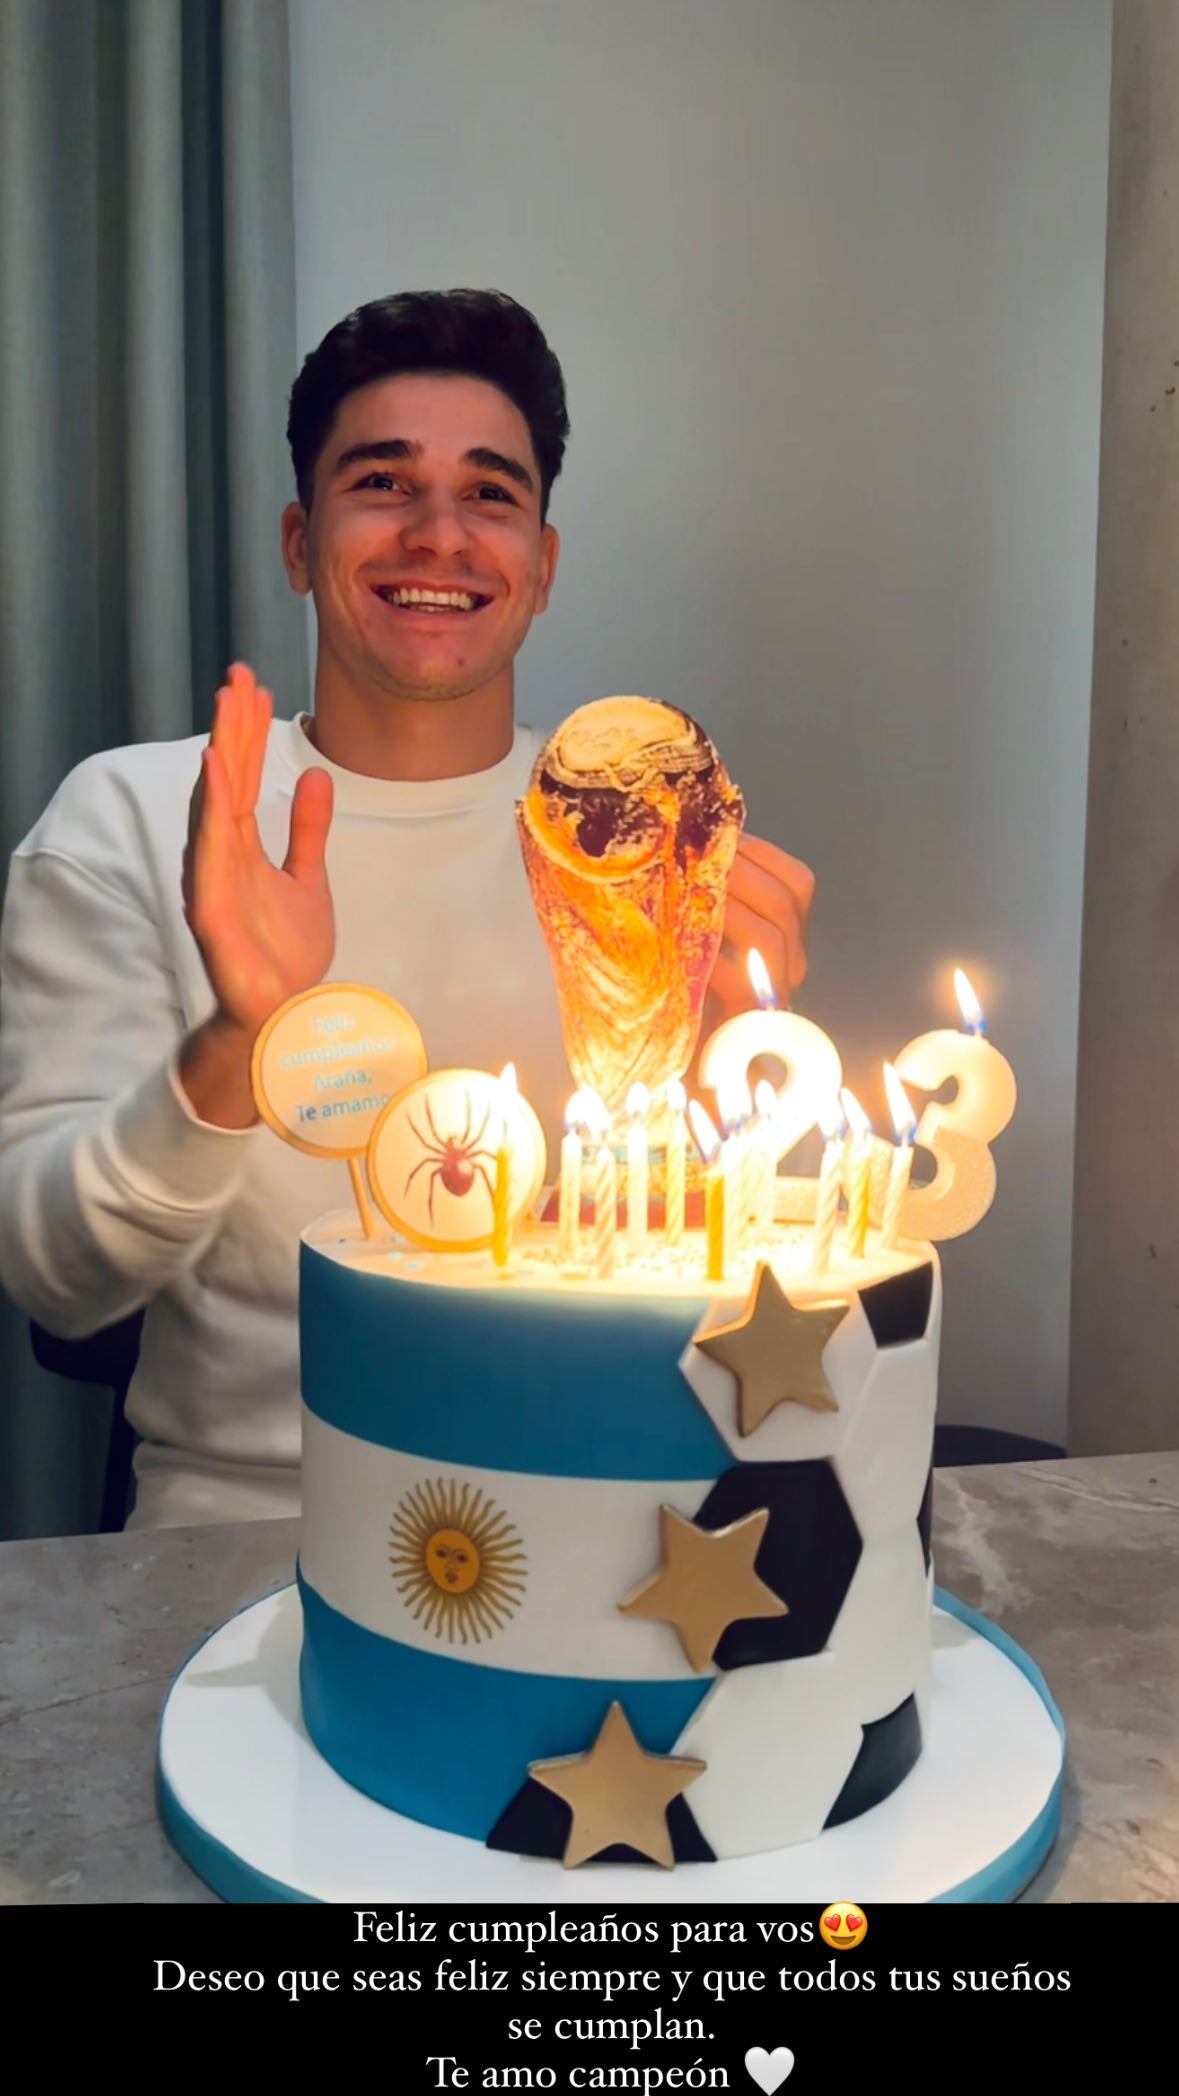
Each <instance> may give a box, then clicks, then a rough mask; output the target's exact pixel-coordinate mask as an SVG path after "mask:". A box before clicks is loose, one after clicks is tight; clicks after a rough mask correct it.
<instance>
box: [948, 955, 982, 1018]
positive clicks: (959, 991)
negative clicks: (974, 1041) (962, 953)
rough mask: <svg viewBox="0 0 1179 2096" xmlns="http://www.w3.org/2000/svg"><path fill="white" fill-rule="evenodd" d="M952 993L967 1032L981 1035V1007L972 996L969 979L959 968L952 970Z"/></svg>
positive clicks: (973, 995) (972, 990)
mask: <svg viewBox="0 0 1179 2096" xmlns="http://www.w3.org/2000/svg"><path fill="white" fill-rule="evenodd" d="M954 991H955V995H956V996H957V999H958V1007H959V1010H960V1011H961V1013H962V1017H963V1019H964V1020H965V1022H966V1026H967V1030H968V1032H970V1033H981V1032H982V1030H983V1014H982V1006H981V1004H980V1003H979V1001H978V998H977V997H976V996H975V994H974V989H973V986H972V984H971V981H970V977H969V976H968V975H964V974H963V972H962V970H961V968H955V970H954Z"/></svg>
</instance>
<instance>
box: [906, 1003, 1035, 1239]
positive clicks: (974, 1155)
mask: <svg viewBox="0 0 1179 2096" xmlns="http://www.w3.org/2000/svg"><path fill="white" fill-rule="evenodd" d="M954 986H955V988H956V990H957V992H958V1002H959V1005H960V1006H961V1009H962V1017H963V1021H964V1023H965V1028H966V1031H965V1032H955V1031H954V1030H953V1029H952V1028H951V1027H948V1026H943V1027H939V1028H938V1029H937V1030H936V1031H935V1032H933V1033H924V1034H921V1035H920V1036H919V1038H918V1039H917V1040H915V1041H910V1042H909V1045H908V1047H907V1048H902V1050H901V1052H900V1054H899V1055H898V1056H896V1057H895V1058H894V1060H895V1063H896V1070H897V1075H898V1077H900V1078H903V1080H904V1082H905V1083H906V1084H915V1085H918V1086H919V1087H920V1088H921V1090H922V1091H926V1092H936V1091H939V1090H940V1089H941V1087H942V1085H944V1084H945V1083H946V1082H947V1081H948V1080H949V1079H951V1078H952V1079H954V1081H955V1082H956V1084H957V1091H956V1093H955V1095H954V1097H953V1098H952V1099H946V1100H938V1099H931V1100H930V1102H929V1104H928V1106H927V1107H926V1108H925V1111H924V1112H923V1114H922V1116H921V1119H920V1121H919V1122H918V1124H917V1133H916V1136H915V1137H914V1141H915V1142H917V1143H918V1144H919V1145H920V1146H921V1148H922V1149H923V1150H929V1151H931V1152H932V1154H933V1158H934V1162H935V1163H936V1165H937V1172H936V1175H935V1177H934V1178H933V1179H932V1180H931V1181H930V1182H929V1184H928V1185H927V1186H910V1187H909V1189H908V1191H907V1193H906V1194H905V1196H904V1199H903V1200H902V1203H901V1211H900V1218H899V1225H898V1227H899V1229H900V1231H901V1233H902V1234H903V1235H904V1236H905V1237H915V1238H929V1239H931V1240H932V1241H933V1242H935V1243H937V1242H940V1241H941V1240H942V1239H944V1238H948V1237H960V1236H961V1235H962V1233H963V1232H964V1231H966V1230H972V1229H973V1228H974V1225H975V1224H976V1223H977V1222H980V1221H981V1219H982V1217H983V1216H984V1215H985V1214H986V1212H987V1210H988V1208H989V1207H990V1205H991V1202H992V1201H993V1200H994V1197H995V1160H994V1158H993V1157H992V1155H991V1152H990V1147H989V1146H990V1144H991V1143H992V1142H994V1140H995V1137H996V1136H998V1135H1001V1134H1002V1133H1003V1130H1004V1129H1005V1128H1006V1126H1007V1123H1008V1121H1009V1120H1010V1119H1011V1116H1012V1114H1013V1113H1014V1112H1015V1099H1016V1092H1015V1076H1014V1073H1013V1071H1012V1068H1011V1065H1010V1063H1009V1062H1008V1061H1007V1060H1006V1058H1005V1057H1004V1056H1002V1055H1000V1053H999V1051H998V1049H997V1048H994V1047H992V1045H991V1043H990V1041H988V1040H987V1039H986V1038H985V1028H984V1025H983V1016H982V1011H981V1008H980V1006H979V1001H978V998H977V997H976V996H975V994H974V990H973V988H972V986H971V984H970V982H969V981H968V979H967V977H966V976H965V975H963V973H962V970H961V969H960V968H958V969H955V971H954Z"/></svg>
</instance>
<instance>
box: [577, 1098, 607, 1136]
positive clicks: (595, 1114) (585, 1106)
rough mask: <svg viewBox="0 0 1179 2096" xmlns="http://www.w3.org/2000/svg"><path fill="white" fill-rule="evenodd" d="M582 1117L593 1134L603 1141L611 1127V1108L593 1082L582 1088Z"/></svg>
mask: <svg viewBox="0 0 1179 2096" xmlns="http://www.w3.org/2000/svg"><path fill="white" fill-rule="evenodd" d="M580 1096H581V1118H582V1121H583V1122H584V1124H585V1126H586V1127H587V1128H588V1129H589V1131H590V1134H591V1135H595V1136H596V1137H597V1139H598V1141H599V1142H602V1141H603V1140H604V1139H605V1137H606V1135H607V1134H608V1133H609V1129H610V1109H609V1107H608V1106H607V1104H606V1101H605V1100H604V1099H603V1097H602V1095H601V1093H600V1092H596V1091H595V1090H594V1087H593V1085H592V1084H587V1085H583V1086H582V1089H581V1095H580Z"/></svg>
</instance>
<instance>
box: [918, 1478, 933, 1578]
mask: <svg viewBox="0 0 1179 2096" xmlns="http://www.w3.org/2000/svg"><path fill="white" fill-rule="evenodd" d="M917 1533H918V1535H919V1536H920V1538H921V1555H922V1557H923V1558H924V1559H925V1569H926V1571H927V1572H928V1570H929V1567H930V1563H931V1561H932V1558H933V1548H932V1543H931V1537H932V1535H933V1469H932V1466H931V1467H930V1472H929V1476H928V1477H927V1478H926V1480H925V1491H924V1494H923V1496H922V1500H921V1505H920V1506H919V1507H918V1509H917Z"/></svg>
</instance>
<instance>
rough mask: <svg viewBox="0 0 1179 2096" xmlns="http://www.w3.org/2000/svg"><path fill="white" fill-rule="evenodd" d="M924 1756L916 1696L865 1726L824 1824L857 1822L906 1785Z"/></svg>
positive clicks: (907, 1697) (834, 1825)
mask: <svg viewBox="0 0 1179 2096" xmlns="http://www.w3.org/2000/svg"><path fill="white" fill-rule="evenodd" d="M920 1752H921V1720H920V1719H919V1717H918V1715H917V1703H916V1699H915V1697H913V1696H906V1698H905V1700H904V1702H903V1703H898V1705H897V1707H896V1709H895V1710H890V1711H889V1713H888V1716H887V1717H884V1718H876V1719H875V1720H874V1721H873V1723H872V1724H870V1725H865V1726H864V1737H863V1739H862V1740H861V1742H860V1751H859V1753H858V1754H857V1755H856V1758H855V1760H854V1762H853V1763H852V1766H851V1769H850V1771H849V1773H848V1777H847V1781H846V1783H845V1784H844V1786H843V1789H842V1790H841V1791H840V1793H839V1796H838V1797H837V1798H836V1800H835V1803H834V1804H833V1805H832V1807H831V1810H830V1812H829V1813H828V1814H827V1817H826V1819H825V1820H824V1822H823V1824H824V1826H827V1827H841V1826H842V1825H843V1823H844V1821H845V1820H848V1819H858V1818H859V1816H860V1813H861V1812H870V1811H871V1809H872V1807H873V1805H879V1804H880V1802H881V1800H882V1799H883V1798H887V1797H890V1796H891V1794H892V1792H893V1791H894V1790H895V1789H896V1788H897V1786H898V1784H901V1783H903V1782H904V1780H905V1777H906V1776H907V1775H908V1773H909V1771H910V1769H911V1768H912V1767H913V1766H914V1764H915V1762H916V1760H917V1757H918V1755H919V1754H920Z"/></svg>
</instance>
